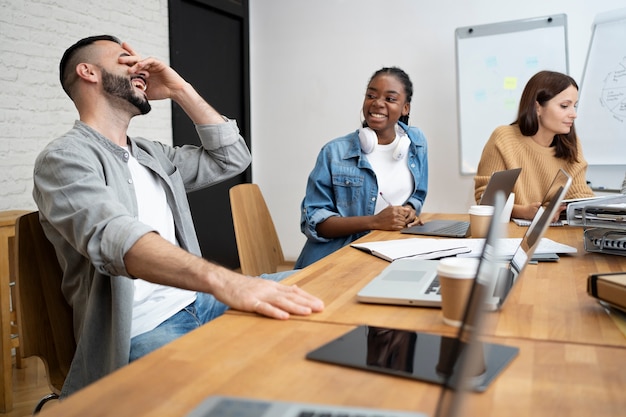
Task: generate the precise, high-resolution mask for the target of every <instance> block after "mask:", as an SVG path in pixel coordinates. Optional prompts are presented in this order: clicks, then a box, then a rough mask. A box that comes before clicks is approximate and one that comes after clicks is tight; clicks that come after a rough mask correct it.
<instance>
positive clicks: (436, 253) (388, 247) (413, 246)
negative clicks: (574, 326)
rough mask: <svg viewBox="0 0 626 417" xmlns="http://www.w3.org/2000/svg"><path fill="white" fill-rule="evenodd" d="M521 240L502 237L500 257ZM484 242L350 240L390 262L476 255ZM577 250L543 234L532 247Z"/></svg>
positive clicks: (506, 255)
mask: <svg viewBox="0 0 626 417" xmlns="http://www.w3.org/2000/svg"><path fill="white" fill-rule="evenodd" d="M521 241H522V239H521V238H507V239H501V241H500V245H501V247H500V248H498V251H499V252H500V254H501V255H502V257H503V258H505V259H511V258H512V257H513V254H514V253H515V250H516V249H517V248H518V247H519V245H520V243H521ZM484 245H485V239H467V238H463V239H425V238H409V239H396V240H384V241H377V242H366V243H353V244H352V245H351V246H352V247H353V248H356V249H360V250H362V251H365V252H367V253H369V254H371V255H374V256H377V257H379V258H382V259H384V260H386V261H389V262H391V261H394V260H396V259H401V258H415V259H439V258H445V257H448V256H466V257H479V256H480V254H481V253H482V250H483V246H484ZM576 252H577V249H576V248H574V247H573V246H569V245H564V244H562V243H559V242H555V241H554V240H551V239H548V238H545V237H544V238H543V239H541V241H540V242H539V245H538V246H537V249H536V250H535V254H552V253H576Z"/></svg>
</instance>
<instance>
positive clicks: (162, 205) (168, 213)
mask: <svg viewBox="0 0 626 417" xmlns="http://www.w3.org/2000/svg"><path fill="white" fill-rule="evenodd" d="M127 150H128V149H127ZM129 154H130V152H129ZM129 156H130V158H129V160H128V168H129V169H130V173H131V176H132V178H133V182H134V185H135V194H136V197H137V208H138V212H139V221H140V222H142V223H145V224H147V225H149V226H151V227H153V228H154V229H156V230H157V231H158V232H159V234H160V235H161V237H163V238H164V239H167V240H168V241H170V242H171V243H173V244H175V245H178V242H177V241H176V233H175V229H174V217H173V215H172V210H171V209H170V206H169V204H168V203H167V199H166V197H165V190H164V189H163V186H162V185H161V183H160V181H159V179H158V177H157V175H156V174H154V173H153V172H152V171H150V170H149V169H148V168H146V167H144V166H143V165H141V164H140V163H139V162H138V161H137V159H135V157H134V156H132V154H131V155H129ZM134 284H135V296H134V300H133V318H132V324H131V331H130V336H131V338H132V337H135V336H137V335H140V334H142V333H145V332H148V331H150V330H152V329H154V328H155V327H157V326H158V325H159V324H161V323H162V322H164V321H165V320H167V319H168V318H170V317H171V316H173V315H174V314H176V313H177V312H178V311H180V310H181V309H183V308H184V307H186V306H188V305H189V304H191V303H192V302H193V301H194V300H195V299H196V293H195V291H188V290H182V289H180V288H174V287H168V286H165V285H160V284H153V283H151V282H148V281H144V280H142V279H136V280H134Z"/></svg>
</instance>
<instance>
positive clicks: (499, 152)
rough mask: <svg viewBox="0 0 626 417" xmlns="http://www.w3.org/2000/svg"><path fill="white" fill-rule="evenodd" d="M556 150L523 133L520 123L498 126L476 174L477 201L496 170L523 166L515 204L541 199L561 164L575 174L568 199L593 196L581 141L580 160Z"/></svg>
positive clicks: (515, 189)
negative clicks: (563, 156) (570, 159)
mask: <svg viewBox="0 0 626 417" xmlns="http://www.w3.org/2000/svg"><path fill="white" fill-rule="evenodd" d="M554 152H555V149H554V148H546V147H544V146H541V145H539V144H537V143H536V142H535V141H534V140H532V139H531V138H530V137H528V136H524V135H522V133H521V132H520V130H519V127H518V126H517V125H512V126H500V127H498V128H496V130H494V131H493V133H492V134H491V137H490V138H489V140H488V141H487V143H486V144H485V147H484V148H483V153H482V156H481V158H480V163H479V164H478V170H477V172H476V176H475V177H474V198H475V199H476V201H477V202H478V201H479V200H480V197H481V196H482V194H483V192H484V191H485V187H486V186H487V182H488V181H489V178H490V177H491V174H493V173H494V172H495V171H502V170H505V169H512V168H520V167H521V168H522V172H521V173H520V176H519V178H518V179H517V182H516V183H515V187H514V188H513V192H514V193H515V204H521V205H526V204H530V203H533V202H538V201H541V200H542V199H543V197H544V194H545V193H546V191H547V190H548V187H549V186H550V184H551V183H552V180H553V179H554V177H555V175H556V173H557V171H558V170H559V168H563V170H564V171H565V172H567V173H568V174H569V175H571V177H572V185H571V187H570V189H569V191H568V193H567V195H566V196H565V198H566V199H570V198H583V197H593V195H594V193H593V191H592V190H591V188H589V186H588V185H587V182H586V172H587V161H585V159H584V158H583V154H582V147H581V145H580V141H579V142H578V161H579V162H577V163H573V164H571V163H569V162H567V161H565V160H564V159H560V158H555V157H554Z"/></svg>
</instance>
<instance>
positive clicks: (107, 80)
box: [100, 68, 152, 114]
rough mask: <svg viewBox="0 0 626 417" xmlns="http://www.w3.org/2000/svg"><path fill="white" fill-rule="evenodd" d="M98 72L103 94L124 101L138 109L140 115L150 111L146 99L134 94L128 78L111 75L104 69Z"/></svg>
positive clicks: (133, 88)
mask: <svg viewBox="0 0 626 417" xmlns="http://www.w3.org/2000/svg"><path fill="white" fill-rule="evenodd" d="M100 70H101V71H102V88H103V89H104V91H105V93H107V94H110V95H112V96H114V97H119V98H121V99H124V100H126V101H127V102H129V103H130V104H132V105H133V106H135V107H136V108H137V109H139V112H140V114H146V113H148V112H149V111H150V110H151V109H152V107H151V106H150V103H149V102H148V99H146V98H145V97H140V96H138V95H137V94H135V87H133V84H132V83H131V82H130V80H129V79H128V78H125V77H121V76H118V75H113V74H111V73H110V72H108V71H107V70H105V69H104V68H100Z"/></svg>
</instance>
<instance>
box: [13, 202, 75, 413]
mask: <svg viewBox="0 0 626 417" xmlns="http://www.w3.org/2000/svg"><path fill="white" fill-rule="evenodd" d="M15 227H16V229H15V239H16V247H17V250H16V262H15V265H16V290H17V311H18V313H19V320H18V324H19V334H20V348H21V351H22V355H23V356H24V357H25V358H27V357H29V356H38V357H40V358H41V359H42V360H43V363H44V365H45V367H46V375H47V378H48V385H49V386H50V389H51V390H52V394H49V395H47V396H45V397H43V398H42V399H41V400H40V401H39V403H38V404H37V406H36V407H35V410H34V411H33V414H37V413H38V412H39V411H40V410H41V408H42V407H43V406H44V404H45V403H46V402H48V401H50V400H51V399H56V398H58V397H59V394H60V393H61V388H62V387H63V382H64V381H65V377H66V376H67V373H68V371H69V368H70V364H71V362H72V358H73V357H74V352H75V351H76V342H75V340H74V330H73V323H72V309H71V307H70V306H69V305H68V304H67V302H66V301H65V298H64V297H63V294H62V293H61V279H62V272H61V267H60V266H59V262H58V260H57V257H56V253H55V251H54V247H53V246H52V244H51V243H50V242H49V241H48V239H47V238H46V236H45V235H44V232H43V229H42V228H41V224H40V223H39V212H33V213H28V214H25V215H23V216H21V217H20V218H18V220H17V223H16V226H15Z"/></svg>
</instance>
